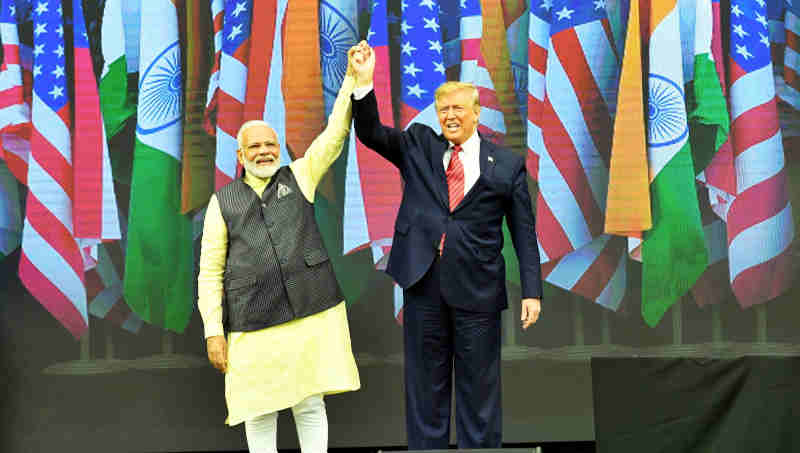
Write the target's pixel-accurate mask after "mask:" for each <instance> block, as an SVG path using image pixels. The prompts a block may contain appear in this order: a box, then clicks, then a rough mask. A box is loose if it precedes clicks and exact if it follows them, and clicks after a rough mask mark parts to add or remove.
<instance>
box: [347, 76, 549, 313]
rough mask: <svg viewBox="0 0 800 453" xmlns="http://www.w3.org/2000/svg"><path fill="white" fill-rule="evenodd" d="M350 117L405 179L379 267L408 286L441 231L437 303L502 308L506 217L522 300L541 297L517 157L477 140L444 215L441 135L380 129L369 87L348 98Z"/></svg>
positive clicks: (427, 262) (422, 129) (424, 129)
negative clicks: (459, 196)
mask: <svg viewBox="0 0 800 453" xmlns="http://www.w3.org/2000/svg"><path fill="white" fill-rule="evenodd" d="M353 119H354V120H355V129H356V135H357V136H358V138H359V140H361V141H362V142H363V143H364V144H365V145H366V146H368V147H369V148H372V149H373V150H375V151H376V152H378V153H379V154H380V155H381V156H383V157H384V158H386V159H387V160H389V161H390V162H391V163H392V164H394V165H395V166H396V167H397V168H398V169H399V170H400V174H401V176H402V177H403V180H404V183H405V187H404V189H403V201H402V202H401V204H400V210H399V212H398V214H397V221H396V222H395V233H394V239H393V244H392V251H391V255H390V256H389V263H388V265H387V268H386V272H387V273H388V274H389V275H391V276H392V278H394V280H395V281H396V282H397V283H398V284H399V285H400V286H402V287H403V288H409V287H410V286H412V285H413V284H414V283H416V282H417V281H419V279H420V278H422V276H423V275H425V272H426V271H427V270H428V269H429V268H430V266H431V263H433V260H434V258H435V256H436V254H437V253H438V246H439V240H440V238H441V236H442V233H443V232H447V239H446V243H445V246H444V252H443V254H442V257H441V260H442V262H441V265H442V282H441V291H442V295H443V297H444V300H445V301H446V302H447V303H448V304H450V305H451V306H453V307H458V308H462V309H465V310H471V311H479V312H490V311H497V310H502V309H504V308H506V307H507V306H508V303H507V300H506V299H507V298H506V282H505V280H506V279H505V261H504V260H503V256H502V254H501V253H500V252H501V251H502V248H503V217H504V216H505V217H506V219H507V221H508V227H509V230H510V231H511V238H512V241H513V243H514V247H515V249H516V251H517V257H518V258H519V263H520V274H521V275H520V277H521V281H522V297H523V298H526V297H536V298H541V296H542V281H541V273H540V266H539V249H538V246H537V244H536V231H535V224H534V219H533V211H532V206H531V198H530V194H529V193H528V183H527V176H526V171H525V161H524V159H523V158H522V157H521V156H518V155H516V154H514V153H512V152H511V151H508V150H506V149H503V148H500V147H498V146H496V145H494V144H493V143H491V142H488V141H486V140H483V139H481V141H480V143H481V145H480V167H481V168H480V169H481V175H480V177H479V178H478V181H477V182H476V183H475V186H473V187H472V189H470V191H469V192H468V193H467V194H466V195H465V197H464V199H463V201H462V202H461V203H460V204H459V205H458V206H457V207H456V209H455V210H454V211H453V212H452V213H451V212H450V208H449V198H448V193H447V180H446V177H445V172H444V165H443V164H442V159H443V156H444V153H445V151H447V148H448V146H449V143H448V142H447V140H446V139H445V138H444V136H442V135H439V134H436V132H434V130H433V129H431V128H430V127H428V126H425V125H421V124H412V125H411V126H409V128H408V129H407V130H405V131H401V130H398V129H393V128H390V127H386V126H383V125H382V124H381V123H380V118H379V115H378V105H377V102H376V99H375V92H374V91H372V92H370V94H368V95H367V96H366V97H364V98H363V99H361V100H358V101H354V102H353Z"/></svg>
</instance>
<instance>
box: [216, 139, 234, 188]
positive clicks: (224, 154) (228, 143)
mask: <svg viewBox="0 0 800 453" xmlns="http://www.w3.org/2000/svg"><path fill="white" fill-rule="evenodd" d="M238 148H239V145H238V144H237V143H236V138H235V137H231V136H230V135H228V134H227V133H226V132H225V131H223V130H222V129H220V128H219V127H217V157H216V160H215V165H216V167H217V169H218V170H219V171H221V172H222V173H224V174H226V175H228V177H230V178H231V179H236V160H237V157H236V150H237V149H238Z"/></svg>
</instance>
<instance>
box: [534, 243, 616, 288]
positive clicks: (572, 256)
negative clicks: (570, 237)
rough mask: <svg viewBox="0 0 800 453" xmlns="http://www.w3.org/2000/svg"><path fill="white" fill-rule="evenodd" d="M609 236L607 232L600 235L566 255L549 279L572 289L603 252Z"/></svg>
mask: <svg viewBox="0 0 800 453" xmlns="http://www.w3.org/2000/svg"><path fill="white" fill-rule="evenodd" d="M609 238H610V236H608V235H606V234H604V235H602V236H598V237H597V239H595V240H594V241H592V242H590V243H588V244H586V245H585V246H583V247H581V248H580V249H578V250H575V251H574V252H572V253H569V254H567V255H564V257H562V258H561V259H560V260H559V261H558V264H556V266H555V267H554V268H553V270H552V272H550V275H548V276H547V281H548V282H550V283H553V284H555V285H558V286H560V287H562V288H564V289H572V288H573V287H574V286H575V285H576V284H577V283H578V280H580V279H581V277H582V276H583V274H584V273H586V270H588V269H589V267H590V266H591V265H592V263H594V261H595V260H596V259H597V257H598V256H600V254H601V253H602V252H603V247H605V246H606V243H607V242H608V240H609Z"/></svg>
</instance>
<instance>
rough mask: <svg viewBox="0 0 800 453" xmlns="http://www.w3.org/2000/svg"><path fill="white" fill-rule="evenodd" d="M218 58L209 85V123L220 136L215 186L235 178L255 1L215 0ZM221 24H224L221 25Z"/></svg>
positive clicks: (215, 33) (215, 36)
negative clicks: (238, 134)
mask: <svg viewBox="0 0 800 453" xmlns="http://www.w3.org/2000/svg"><path fill="white" fill-rule="evenodd" d="M211 10H212V14H213V17H214V49H215V51H216V58H215V61H214V67H213V68H212V75H211V78H210V82H209V88H208V100H207V102H206V127H207V128H209V130H208V132H209V133H210V134H211V135H216V137H217V157H216V171H215V177H214V182H215V183H214V187H215V188H216V189H219V188H220V187H222V186H224V185H225V184H227V183H229V182H230V181H232V180H234V179H235V178H236V173H237V162H236V149H237V148H238V147H239V146H238V145H237V143H236V132H237V131H238V130H239V126H241V124H242V118H243V115H244V110H243V109H244V102H245V94H246V91H247V73H248V68H247V63H248V57H249V55H250V39H249V38H250V24H251V21H252V11H253V2H252V1H251V0H243V1H240V2H236V1H231V0H226V1H224V2H223V0H212V1H211ZM218 27H221V28H218Z"/></svg>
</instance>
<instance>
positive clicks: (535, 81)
mask: <svg viewBox="0 0 800 453" xmlns="http://www.w3.org/2000/svg"><path fill="white" fill-rule="evenodd" d="M544 87H545V80H544V74H542V73H541V72H539V71H537V70H535V69H533V68H532V67H530V66H528V94H530V95H531V96H533V97H534V98H536V99H538V100H540V101H542V100H544Z"/></svg>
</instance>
